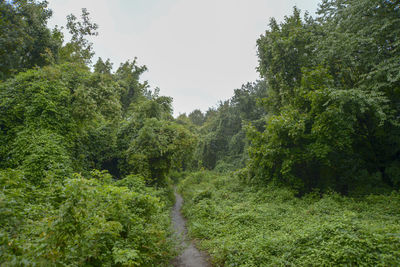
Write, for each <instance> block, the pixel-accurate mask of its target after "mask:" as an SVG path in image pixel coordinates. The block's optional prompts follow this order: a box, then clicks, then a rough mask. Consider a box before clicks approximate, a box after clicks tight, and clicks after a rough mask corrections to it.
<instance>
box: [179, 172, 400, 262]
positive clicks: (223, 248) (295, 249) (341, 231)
mask: <svg viewBox="0 0 400 267" xmlns="http://www.w3.org/2000/svg"><path fill="white" fill-rule="evenodd" d="M180 190H181V192H182V195H183V197H184V199H185V200H186V202H185V203H184V207H183V211H184V215H185V216H186V217H187V218H188V226H189V233H190V234H191V236H192V237H194V238H195V239H197V240H199V242H198V244H199V246H200V248H202V249H205V250H207V251H208V252H209V253H210V254H211V256H212V258H213V262H214V264H215V265H216V266H398V265H399V263H400V224H399V221H400V214H399V209H400V194H399V193H392V194H390V195H387V196H384V195H370V196H368V197H365V198H362V199H353V198H349V197H344V196H341V195H339V194H337V193H334V192H331V193H328V194H325V195H324V196H322V197H320V195H319V194H315V193H314V194H309V195H307V196H306V197H303V198H298V197H295V192H294V191H293V190H290V189H288V188H282V187H277V186H273V185H269V186H267V187H260V186H250V185H248V184H245V183H243V181H241V180H240V179H239V178H237V177H232V176H231V175H221V174H217V173H215V172H198V173H193V174H191V175H189V176H188V177H187V178H186V179H184V180H183V181H182V182H181V184H180Z"/></svg>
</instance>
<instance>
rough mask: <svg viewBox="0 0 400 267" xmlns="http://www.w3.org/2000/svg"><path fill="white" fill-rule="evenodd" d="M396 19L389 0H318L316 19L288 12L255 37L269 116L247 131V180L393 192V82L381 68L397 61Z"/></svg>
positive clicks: (398, 149)
mask: <svg viewBox="0 0 400 267" xmlns="http://www.w3.org/2000/svg"><path fill="white" fill-rule="evenodd" d="M395 14H397V15H395ZM398 21H399V18H398V8H397V7H396V5H395V4H394V3H392V2H391V1H383V2H382V1H353V0H346V1H323V3H322V4H321V6H320V9H319V11H318V17H317V18H316V19H313V18H310V17H309V16H307V15H306V16H305V19H304V20H302V19H301V17H300V11H299V10H298V9H296V8H295V9H294V12H293V15H291V16H288V17H285V20H284V22H282V23H281V24H278V23H276V21H275V20H271V23H270V29H269V30H267V31H266V33H265V35H263V36H261V37H260V38H259V39H258V41H257V45H258V52H259V58H260V61H259V62H260V65H259V68H258V71H259V72H260V74H261V75H262V77H264V78H265V79H266V81H267V85H268V90H267V98H265V99H263V100H261V102H262V103H263V105H264V108H265V110H266V111H267V112H268V115H267V116H265V118H264V127H263V128H260V127H259V125H257V124H254V125H253V126H249V127H247V129H248V139H249V141H250V146H249V158H250V161H249V164H248V166H247V167H248V174H249V176H250V177H251V178H256V179H257V180H261V181H269V182H270V181H273V182H276V183H280V184H286V185H290V186H291V187H292V188H294V189H296V190H297V191H298V192H299V193H300V194H303V193H305V192H311V191H312V190H313V189H314V188H319V189H321V190H322V191H327V190H329V189H333V190H335V191H338V192H341V193H344V194H347V193H352V194H363V193H368V192H371V190H372V191H373V192H380V191H384V190H386V189H388V188H391V187H392V188H393V186H394V185H395V184H396V183H397V182H396V181H397V179H398V178H397V177H398V175H397V171H395V170H394V169H393V168H392V167H389V166H394V165H393V164H396V163H397V158H398V156H399V153H400V139H399V138H398V133H399V116H398V114H399V109H398V108H399V105H398V90H397V88H399V84H398V79H397V78H396V77H397V76H396V75H395V74H394V73H393V72H391V71H390V72H386V73H385V75H383V73H382V72H381V70H382V71H383V65H382V64H383V63H382V62H385V63H384V65H386V64H389V65H391V64H392V62H394V61H398V59H399V53H398V47H397V46H398V45H397V43H398V40H397V39H396V37H395V35H396V33H397V32H398V27H397V28H395V25H396V24H398ZM391 66H392V65H391ZM393 68H394V69H398V66H393ZM378 69H380V70H378ZM386 70H387V69H386ZM378 73H380V74H378ZM378 77H379V78H378Z"/></svg>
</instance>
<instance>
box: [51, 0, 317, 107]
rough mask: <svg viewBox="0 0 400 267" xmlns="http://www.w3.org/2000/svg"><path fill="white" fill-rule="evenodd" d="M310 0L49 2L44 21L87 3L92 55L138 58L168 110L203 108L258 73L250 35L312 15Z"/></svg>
mask: <svg viewBox="0 0 400 267" xmlns="http://www.w3.org/2000/svg"><path fill="white" fill-rule="evenodd" d="M318 3H319V1H318V0H49V6H50V8H51V9H52V10H53V17H52V19H51V20H50V23H49V26H51V27H52V26H54V25H59V26H64V25H65V23H66V16H67V15H68V14H70V13H73V14H75V15H77V16H79V15H80V14H81V11H80V10H81V8H84V7H85V8H87V9H88V11H89V12H90V14H91V15H90V17H91V18H92V21H93V22H95V23H97V24H98V25H99V30H98V32H99V36H97V37H96V38H95V39H93V40H92V41H93V43H94V49H95V51H96V59H95V60H97V57H102V58H103V59H107V58H110V60H111V61H112V62H113V63H114V67H118V66H119V64H120V63H121V62H124V61H126V60H128V59H131V60H132V59H134V58H135V57H137V58H138V62H139V64H144V65H146V66H147V67H148V69H149V70H148V72H147V73H146V74H144V75H143V79H144V80H148V81H149V83H150V85H151V87H152V88H154V87H160V89H161V94H162V95H167V96H172V97H173V98H174V103H173V106H174V114H175V115H178V114H180V113H184V112H186V113H189V112H190V111H192V110H194V109H196V108H199V109H201V110H203V111H205V110H207V109H208V108H209V107H211V106H216V104H217V103H218V101H219V100H225V99H228V98H230V97H231V96H232V95H233V90H234V89H235V88H240V87H241V85H242V84H243V83H246V82H249V81H255V80H256V79H258V78H259V76H258V74H257V72H256V70H255V68H256V66H257V55H256V40H257V38H258V37H259V36H260V35H261V34H262V33H263V32H264V31H265V30H266V29H267V27H268V21H269V18H271V17H275V18H276V19H278V20H282V18H283V17H284V16H285V15H289V14H291V12H292V7H293V6H297V7H299V8H300V9H301V10H302V11H306V10H308V11H309V13H310V14H314V12H315V11H316V9H317V7H318Z"/></svg>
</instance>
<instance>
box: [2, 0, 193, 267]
mask: <svg viewBox="0 0 400 267" xmlns="http://www.w3.org/2000/svg"><path fill="white" fill-rule="evenodd" d="M0 10H1V14H2V15H1V20H0V31H1V32H0V36H1V45H0V62H1V67H0V187H1V191H0V225H1V229H0V265H2V266H3V265H4V266H10V265H11V266H37V265H39V266H58V265H73V266H83V265H85V266H99V265H109V266H154V265H158V266H159V265H163V264H165V265H168V262H169V260H170V259H171V257H173V256H174V254H175V251H174V248H173V242H171V240H170V219H169V206H170V204H171V202H172V200H173V199H172V198H173V195H172V194H171V188H170V187H169V182H168V174H169V172H170V171H171V170H172V169H174V168H175V169H179V168H180V165H181V163H182V161H183V159H186V158H189V157H190V155H191V151H193V149H194V144H195V142H196V138H195V136H194V135H193V134H192V133H191V132H190V131H189V130H187V129H185V128H184V127H183V126H181V125H179V124H177V123H175V122H174V119H173V117H172V106H171V103H172V98H170V97H165V96H160V95H159V92H158V89H156V90H153V91H151V90H150V88H149V85H148V84H147V82H142V81H140V76H141V74H142V73H143V72H144V71H146V67H145V66H141V65H139V64H138V63H137V62H136V59H134V60H133V61H126V62H125V63H122V64H121V65H120V66H119V67H118V68H117V69H116V71H115V72H113V71H112V63H111V62H110V61H109V60H106V61H103V60H102V59H101V58H100V59H98V61H97V62H96V63H95V64H94V65H93V66H92V60H93V57H94V51H93V48H92V44H91V43H90V42H89V41H88V40H87V37H88V36H95V35H97V32H96V30H97V25H96V24H94V23H92V22H91V21H90V18H89V13H88V12H87V10H85V9H83V10H82V15H81V17H80V18H77V17H75V16H74V15H70V16H68V18H67V25H66V30H68V31H69V33H70V34H71V40H70V41H68V42H66V41H65V40H64V37H63V34H62V32H61V30H60V29H57V28H56V29H53V30H51V29H49V28H48V27H47V20H48V19H49V17H50V16H51V11H50V10H49V9H48V8H47V3H46V2H37V1H31V0H15V1H1V2H0Z"/></svg>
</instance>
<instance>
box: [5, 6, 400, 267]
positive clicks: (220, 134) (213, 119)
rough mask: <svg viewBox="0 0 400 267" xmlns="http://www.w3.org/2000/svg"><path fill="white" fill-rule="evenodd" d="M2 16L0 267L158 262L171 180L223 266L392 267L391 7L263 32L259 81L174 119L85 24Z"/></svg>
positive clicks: (396, 55)
mask: <svg viewBox="0 0 400 267" xmlns="http://www.w3.org/2000/svg"><path fill="white" fill-rule="evenodd" d="M0 12H1V19H0V188H1V191H0V225H1V228H0V265H5V266H62V265H67V266H100V265H106V266H165V265H168V264H169V263H170V260H171V258H173V257H174V256H175V255H176V251H175V248H174V242H173V238H172V237H171V230H170V228H171V227H170V218H169V209H170V207H171V204H172V202H173V194H172V185H171V184H172V181H171V180H173V181H174V182H178V181H179V180H181V182H180V183H179V189H180V191H181V192H182V194H183V197H184V199H185V201H186V203H185V206H184V213H185V215H186V216H187V218H188V223H189V232H190V234H191V235H192V236H193V237H195V238H197V239H201V241H200V243H199V244H200V246H201V247H202V248H204V249H206V250H207V251H208V252H210V254H211V255H212V256H213V260H214V262H215V263H216V264H217V265H227V266H238V265H241V266H243V265H244V266H269V265H282V266H283V265H285V266H286V265H292V266H298V265H300V266H302V265H376V266H396V265H400V254H399V251H400V239H399V236H400V228H399V225H400V223H399V221H400V218H399V212H398V211H399V208H400V198H399V193H398V190H399V186H400V75H399V73H400V64H399V62H400V50H399V49H400V39H399V36H400V27H399V25H400V5H399V4H398V1H392V0H323V1H322V2H321V4H320V7H319V10H318V14H317V16H316V17H311V16H309V15H307V14H306V15H305V16H304V18H302V16H301V12H300V11H299V10H298V9H297V8H294V10H293V14H292V15H290V16H287V17H285V19H284V20H283V22H281V23H278V22H277V21H276V20H274V19H271V21H270V24H269V28H268V30H267V31H266V32H265V33H264V34H263V35H262V36H260V38H259V39H258V40H257V47H258V56H259V66H258V68H257V70H258V72H259V74H260V80H258V81H255V82H251V83H247V84H245V85H243V86H242V87H241V88H240V89H236V90H235V91H234V95H233V97H232V98H231V99H229V100H227V101H224V102H221V103H220V105H219V106H218V107H216V108H210V109H209V110H208V111H207V112H205V113H203V112H202V111H200V110H194V111H193V112H191V113H190V114H188V115H186V114H182V115H180V116H179V117H178V118H176V119H174V118H173V116H172V98H171V97H167V96H160V95H159V90H158V89H155V90H150V87H149V85H148V83H147V82H145V81H142V80H141V79H140V77H141V75H142V74H143V72H145V71H146V70H147V68H146V66H141V65H140V64H138V62H137V60H136V58H135V59H133V60H128V61H126V62H124V63H122V64H120V66H119V67H118V68H115V71H114V69H113V64H112V63H111V62H110V60H108V59H107V60H103V59H101V58H99V59H98V60H97V61H96V62H93V58H94V55H95V53H94V51H93V47H92V44H91V43H90V42H89V41H88V37H89V36H96V35H97V31H96V30H97V28H98V26H97V25H96V24H94V23H92V22H91V21H90V18H89V13H88V11H87V10H86V9H83V10H82V15H81V17H80V18H78V17H76V16H74V15H70V16H68V17H67V23H66V30H67V31H68V32H69V34H70V36H71V38H70V40H64V35H63V33H62V30H61V29H59V28H55V29H49V28H48V27H47V20H48V19H49V18H50V17H51V10H49V9H48V8H47V3H46V1H40V2H39V1H35V0H13V1H0ZM201 169H208V170H214V171H213V172H207V171H201V172H196V171H199V170H201ZM182 170H183V171H185V172H181V171H182ZM190 172H194V173H192V174H190ZM185 176H188V177H186V178H185ZM184 178H185V179H184Z"/></svg>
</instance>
